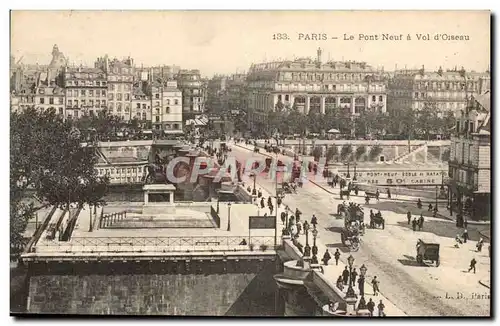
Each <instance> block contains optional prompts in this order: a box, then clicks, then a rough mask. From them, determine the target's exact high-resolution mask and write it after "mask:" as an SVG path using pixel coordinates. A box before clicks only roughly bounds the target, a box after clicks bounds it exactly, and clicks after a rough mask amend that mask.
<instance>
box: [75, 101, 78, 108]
mask: <svg viewBox="0 0 500 326" xmlns="http://www.w3.org/2000/svg"><path fill="white" fill-rule="evenodd" d="M74 107H75V108H77V107H78V100H75V106H74Z"/></svg>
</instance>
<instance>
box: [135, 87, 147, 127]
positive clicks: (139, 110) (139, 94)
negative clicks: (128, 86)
mask: <svg viewBox="0 0 500 326" xmlns="http://www.w3.org/2000/svg"><path fill="white" fill-rule="evenodd" d="M131 118H132V120H133V119H137V120H139V121H140V124H141V125H142V126H143V127H145V126H146V125H147V124H148V122H149V123H150V122H151V96H148V95H146V93H145V92H144V91H143V83H138V84H135V85H134V89H133V97H132V107H131Z"/></svg>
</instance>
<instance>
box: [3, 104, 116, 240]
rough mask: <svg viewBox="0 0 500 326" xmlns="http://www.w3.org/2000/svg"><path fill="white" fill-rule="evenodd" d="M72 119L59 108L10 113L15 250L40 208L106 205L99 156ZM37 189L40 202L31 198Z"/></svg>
mask: <svg viewBox="0 0 500 326" xmlns="http://www.w3.org/2000/svg"><path fill="white" fill-rule="evenodd" d="M72 123H73V122H72V121H69V120H67V121H63V120H62V118H61V117H59V116H58V115H57V114H56V112H55V110H47V111H43V112H39V111H37V110H35V109H27V110H24V111H22V112H12V113H11V138H10V148H11V151H10V201H11V210H10V214H11V215H10V225H11V228H10V234H11V243H12V245H13V247H17V248H19V247H22V246H23V245H24V242H23V241H24V240H23V235H22V234H23V232H24V231H25V230H26V226H27V223H28V220H29V219H30V218H32V217H33V216H34V214H35V213H36V211H37V210H39V209H41V208H43V207H47V206H49V205H55V206H58V207H61V208H67V207H68V206H69V204H71V203H78V205H80V206H81V205H83V204H85V203H87V204H91V205H97V206H99V205H102V204H103V203H104V202H103V200H102V198H103V196H104V195H105V193H106V191H107V185H108V182H109V181H108V179H107V177H104V178H101V177H99V176H98V175H97V171H96V169H95V168H94V166H95V164H96V163H97V154H96V152H95V148H93V147H91V146H90V147H89V146H87V147H83V146H81V144H80V132H79V131H78V129H76V128H74V126H72ZM28 191H34V192H35V193H36V196H37V198H38V199H39V200H40V201H41V204H40V205H38V206H35V202H34V201H33V200H31V202H30V199H29V198H30V197H29V196H28V195H27V193H28Z"/></svg>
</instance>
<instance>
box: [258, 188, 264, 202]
mask: <svg viewBox="0 0 500 326" xmlns="http://www.w3.org/2000/svg"><path fill="white" fill-rule="evenodd" d="M257 197H258V198H260V197H262V190H261V189H260V188H259V191H258V192H257ZM262 199H264V198H262Z"/></svg>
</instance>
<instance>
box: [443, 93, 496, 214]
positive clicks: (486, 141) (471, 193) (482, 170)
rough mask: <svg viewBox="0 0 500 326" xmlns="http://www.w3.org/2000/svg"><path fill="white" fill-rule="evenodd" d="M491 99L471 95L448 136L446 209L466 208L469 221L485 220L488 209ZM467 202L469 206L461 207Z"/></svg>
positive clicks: (489, 204)
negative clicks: (470, 218) (449, 140)
mask: <svg viewBox="0 0 500 326" xmlns="http://www.w3.org/2000/svg"><path fill="white" fill-rule="evenodd" d="M490 105H491V97H490V92H489V91H486V92H484V93H483V94H481V95H476V96H472V98H471V99H470V100H469V101H468V103H467V107H466V109H465V110H463V111H461V113H460V117H459V118H458V119H457V121H456V126H455V130H454V134H453V135H452V137H451V144H450V149H451V150H450V161H449V163H448V164H449V177H450V180H449V186H450V191H451V193H450V195H451V196H450V198H451V205H450V207H454V206H455V207H456V204H458V208H459V210H460V209H461V208H462V207H464V206H465V207H467V206H468V207H469V208H470V210H469V213H470V214H471V217H472V218H473V219H480V218H483V219H484V218H489V217H490V214H491V213H490V207H491V202H490V201H491V194H490V193H491V149H490V148H491V108H490ZM467 201H468V202H469V205H464V204H466V203H467Z"/></svg>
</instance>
